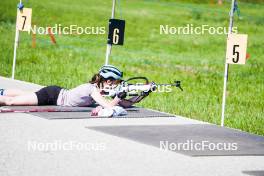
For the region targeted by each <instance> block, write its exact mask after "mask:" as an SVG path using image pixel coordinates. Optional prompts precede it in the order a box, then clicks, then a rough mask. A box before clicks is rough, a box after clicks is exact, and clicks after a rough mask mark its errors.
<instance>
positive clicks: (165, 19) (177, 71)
mask: <svg viewBox="0 0 264 176" xmlns="http://www.w3.org/2000/svg"><path fill="white" fill-rule="evenodd" d="M16 4H17V1H15V0H2V1H1V4H0V58H1V61H0V75H1V76H6V77H10V76H11V67H12V58H13V42H14V35H15V19H16ZM25 6H26V7H31V8H32V9H33V24H36V25H37V26H44V27H46V26H54V25H55V24H61V25H62V26H69V25H71V24H76V25H78V26H105V27H106V26H107V22H108V19H109V17H110V14H111V0H107V1H95V0H76V1H71V0H57V1H51V0H42V1H31V0H29V1H25ZM239 7H240V11H241V16H242V19H239V18H238V17H237V15H236V17H235V26H237V27H238V30H239V33H246V34H248V35H249V44H248V53H249V54H250V56H251V57H250V59H249V60H248V61H247V64H246V65H242V66H241V65H231V66H230V72H229V82H228V96H227V107H226V125H227V126H228V127H232V128H238V129H241V130H244V131H248V132H251V133H255V134H260V135H264V127H263V126H264V117H263V116H264V110H263V109H264V79H263V78H264V58H263V54H264V50H263V45H264V41H263V39H264V38H263V33H264V19H263V16H264V6H263V5H259V4H247V3H241V4H240V6H239ZM229 8H230V7H229V4H224V5H223V6H221V7H220V6H217V5H212V4H192V3H183V2H176V1H175V2H173V1H169V2H167V1H155V0H127V1H121V6H120V4H118V6H117V18H120V17H122V18H124V19H125V20H126V34H125V45H124V46H114V47H113V51H112V56H111V59H110V63H111V64H114V65H116V66H118V67H120V68H121V69H122V70H123V71H124V72H125V77H126V78H129V77H132V76H147V77H148V78H149V79H150V80H153V81H155V82H160V83H166V82H172V81H174V80H181V81H182V84H183V88H184V91H183V92H180V91H179V90H177V89H175V90H174V91H173V92H171V93H163V94H152V95H151V96H150V97H149V98H147V99H146V100H145V101H143V102H142V103H140V106H144V107H148V108H153V109H157V110H161V111H166V112H170V113H174V114H177V115H182V116H187V117H190V118H193V119H198V120H203V121H207V122H211V123H215V124H219V123H220V118H221V103H222V87H223V72H224V60H225V47H226V35H209V34H204V35H160V31H159V30H160V25H169V26H176V27H177V26H185V25H186V24H193V25H194V26H200V25H203V24H206V25H210V26H215V27H217V26H225V27H227V26H228V22H229V17H228V13H229ZM120 9H121V10H120ZM55 37H56V40H57V45H56V46H54V45H52V44H51V43H50V39H49V36H46V35H37V46H36V48H32V46H31V45H32V43H31V41H32V36H31V35H29V34H27V33H22V34H21V36H20V39H21V40H20V45H19V49H18V57H17V69H16V79H20V80H25V81H30V82H34V83H37V84H42V85H54V84H55V85H60V86H64V87H67V88H72V87H74V86H76V85H78V84H81V83H83V82H85V81H87V80H89V79H90V77H91V76H92V75H93V73H96V72H97V70H98V68H99V67H100V66H102V64H104V58H105V49H106V38H107V35H106V34H104V35H56V36H55Z"/></svg>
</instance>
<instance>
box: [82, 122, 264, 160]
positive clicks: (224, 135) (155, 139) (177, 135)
mask: <svg viewBox="0 0 264 176" xmlns="http://www.w3.org/2000/svg"><path fill="white" fill-rule="evenodd" d="M87 128H88V129H92V130H96V131H99V132H103V133H107V134H111V135H114V136H118V137H122V138H126V139H130V140H133V141H137V142H140V143H144V144H148V145H152V146H155V147H158V148H162V149H167V150H168V149H169V150H171V151H174V152H178V153H182V154H185V155H189V156H251V155H252V156H258V155H260V156H262V155H264V137H261V136H257V135H252V134H249V133H246V132H242V131H238V130H234V129H230V128H225V127H219V126H216V125H207V124H206V125H205V124H191V125H161V126H158V125H157V126H153V125H152V126H148V125H144V126H99V127H87ZM202 142H204V149H201V145H200V148H199V146H198V145H199V144H202ZM180 143H181V144H180ZM220 143H221V144H220ZM195 144H196V145H197V146H198V147H197V148H196V149H195V147H194V145H195ZM208 145H210V146H211V148H209V147H207V146H208ZM217 145H221V146H220V147H219V149H220V150H216V148H217ZM224 145H225V146H224ZM175 146H176V147H175ZM183 146H184V147H183ZM191 146H193V147H191ZM223 147H225V150H221V149H223ZM236 148H237V150H236Z"/></svg>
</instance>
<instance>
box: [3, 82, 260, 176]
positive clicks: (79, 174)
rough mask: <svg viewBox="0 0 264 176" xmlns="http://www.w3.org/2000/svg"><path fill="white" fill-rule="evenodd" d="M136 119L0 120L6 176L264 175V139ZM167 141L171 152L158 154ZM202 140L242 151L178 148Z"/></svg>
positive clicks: (173, 120) (178, 121)
mask: <svg viewBox="0 0 264 176" xmlns="http://www.w3.org/2000/svg"><path fill="white" fill-rule="evenodd" d="M0 88H20V89H24V90H30V91H35V90H37V89H39V88H41V86H39V85H36V84H31V83H26V82H23V81H15V80H11V79H7V78H3V77H0ZM20 108H27V107H20ZM133 112H134V113H135V114H136V112H135V111H133ZM137 112H138V117H136V115H135V117H132V116H131V117H130V118H126V117H123V118H85V115H86V114H87V117H88V116H90V114H89V112H74V113H76V114H71V115H70V116H71V117H74V116H76V117H84V118H66V119H65V118H61V117H63V113H64V115H65V117H69V113H68V112H63V113H61V114H60V115H56V113H55V112H53V114H51V113H48V114H41V113H36V114H34V113H30V114H29V113H0V175H1V176H36V175H37V176H61V175H64V176H68V175H69V176H75V175H76V176H87V175H94V176H98V175H107V176H111V175H113V176H118V175H120V176H124V175H139V176H142V175H152V176H153V175H154V176H156V175H157V176H161V175H166V176H176V175H177V176H178V175H179V176H182V175H183V176H185V175H186V176H187V175H188V176H189V175H194V176H195V175H197V176H198V175H202V176H206V175H208V176H214V175H217V176H222V175H223V176H229V175H230V176H231V175H232V176H233V175H236V176H237V175H252V176H263V175H264V156H263V155H264V137H261V136H257V135H251V134H248V133H245V132H242V131H239V130H234V129H229V128H221V127H218V126H215V125H212V124H209V123H205V122H201V121H197V120H192V119H189V118H185V117H180V116H172V115H168V116H162V117H158V116H155V117H150V118H144V112H151V113H155V112H154V111H151V110H150V111H145V110H144V109H140V108H139V111H137ZM80 113H81V114H80ZM157 114H159V112H157ZM161 114H164V113H161ZM53 117H54V118H53ZM58 117H60V118H58ZM166 141H167V144H169V145H168V146H171V147H172V148H170V149H171V150H165V149H161V148H160V146H161V142H165V143H162V144H164V145H165V144H166ZM202 141H207V142H210V143H212V144H217V143H229V144H235V147H236V150H234V148H233V147H234V146H231V149H230V148H229V149H230V150H226V151H223V150H221V151H215V150H209V149H205V150H202V151H201V150H191V149H190V148H189V149H188V150H185V149H186V148H185V149H184V148H180V149H179V150H177V149H175V148H173V147H175V144H180V143H182V144H183V143H185V144H186V143H187V142H189V144H190V143H193V144H194V143H201V142H202ZM164 145H163V146H164ZM182 147H183V145H182ZM185 147H186V146H185Z"/></svg>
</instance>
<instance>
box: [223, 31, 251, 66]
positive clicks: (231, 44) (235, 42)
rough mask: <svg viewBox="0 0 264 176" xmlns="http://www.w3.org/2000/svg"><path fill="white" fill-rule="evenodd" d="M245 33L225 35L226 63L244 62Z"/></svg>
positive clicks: (245, 54) (245, 51) (245, 48)
mask: <svg viewBox="0 0 264 176" xmlns="http://www.w3.org/2000/svg"><path fill="white" fill-rule="evenodd" d="M247 39H248V35H246V34H229V35H228V37H227V49H226V59H227V60H226V62H227V63H228V64H246V57H247Z"/></svg>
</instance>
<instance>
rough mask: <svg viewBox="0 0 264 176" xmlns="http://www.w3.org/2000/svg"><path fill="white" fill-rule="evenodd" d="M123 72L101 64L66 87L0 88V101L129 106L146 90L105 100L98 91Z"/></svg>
mask: <svg viewBox="0 0 264 176" xmlns="http://www.w3.org/2000/svg"><path fill="white" fill-rule="evenodd" d="M122 77H123V73H122V72H121V71H120V70H119V69H118V68H116V67H115V66H112V65H105V66H103V67H101V69H100V70H99V72H98V73H97V74H95V75H94V76H93V77H92V79H91V80H90V81H89V82H88V83H85V84H82V85H80V86H77V87H75V88H73V89H70V90H67V89H64V88H61V87H59V86H47V87H44V88H42V89H40V90H39V91H37V92H24V91H21V90H4V89H0V95H1V96H0V105H7V106H19V105H20V106H21V105H22V106H23V105H25V106H26V105H28V106H43V105H57V106H72V107H88V106H92V105H94V104H95V103H97V104H98V105H99V107H98V108H97V110H99V109H101V108H112V107H114V106H116V105H119V106H122V107H129V106H131V105H133V104H134V103H137V102H139V101H141V100H142V99H143V98H144V97H146V96H147V95H148V94H146V95H143V96H137V97H132V98H130V99H129V100H125V97H126V93H125V92H121V93H118V94H117V95H116V96H115V97H114V98H113V100H108V99H106V98H105V97H104V96H103V95H102V90H103V89H105V88H107V87H113V86H116V85H118V84H120V83H121V81H122Z"/></svg>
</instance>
